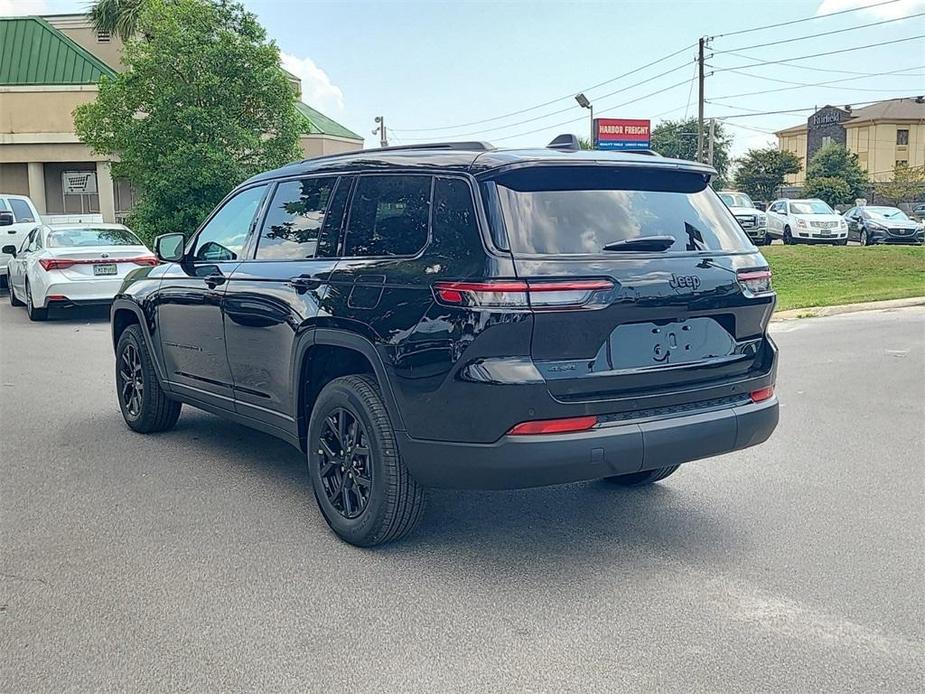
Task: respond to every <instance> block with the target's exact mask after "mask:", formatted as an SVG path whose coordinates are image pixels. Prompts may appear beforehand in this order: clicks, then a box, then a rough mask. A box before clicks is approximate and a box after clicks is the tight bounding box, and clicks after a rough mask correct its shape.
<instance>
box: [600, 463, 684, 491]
mask: <svg viewBox="0 0 925 694" xmlns="http://www.w3.org/2000/svg"><path fill="white" fill-rule="evenodd" d="M679 467H681V466H680V465H671V466H670V467H659V468H655V469H654V470H643V471H642V472H632V473H630V474H628V475H616V476H615V477H607V478H606V479H607V481H608V482H611V483H613V484H618V485H620V486H621V487H642V486H645V485H647V484H654V483H655V482H658V481H659V480H663V479H665V478H666V477H668V475H670V474H672V473H673V472H674V471H675V470H677V469H678V468H679Z"/></svg>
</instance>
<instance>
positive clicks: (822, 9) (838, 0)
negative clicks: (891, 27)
mask: <svg viewBox="0 0 925 694" xmlns="http://www.w3.org/2000/svg"><path fill="white" fill-rule="evenodd" d="M878 2H880V0H822V3H820V5H819V9H817V10H816V16H817V17H818V16H820V15H825V14H832V13H833V12H841V11H842V10H853V9H855V8H856V7H865V6H866V5H876V4H878ZM922 10H925V0H898V2H891V3H889V4H886V5H880V6H879V7H870V8H868V9H866V10H861V12H859V13H858V14H861V15H867V16H868V17H873V18H875V19H896V18H898V17H908V16H909V15H911V14H915V13H916V12H921V11H922Z"/></svg>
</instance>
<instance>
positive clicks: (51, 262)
mask: <svg viewBox="0 0 925 694" xmlns="http://www.w3.org/2000/svg"><path fill="white" fill-rule="evenodd" d="M76 264H77V263H76V261H74V260H68V259H67V258H39V265H41V266H42V268H43V269H45V270H66V269H67V268H69V267H73V266H74V265H76Z"/></svg>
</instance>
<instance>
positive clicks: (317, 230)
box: [257, 177, 337, 260]
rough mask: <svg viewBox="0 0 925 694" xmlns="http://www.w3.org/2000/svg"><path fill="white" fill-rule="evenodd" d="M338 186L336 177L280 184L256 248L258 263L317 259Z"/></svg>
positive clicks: (268, 209) (304, 179) (268, 210)
mask: <svg viewBox="0 0 925 694" xmlns="http://www.w3.org/2000/svg"><path fill="white" fill-rule="evenodd" d="M336 182H337V179H336V178H335V177H327V178H303V179H300V180H296V181H283V182H282V183H280V184H279V185H278V186H277V187H276V192H275V193H274V194H273V200H272V201H271V202H270V205H269V207H268V208H267V214H266V218H265V220H264V223H263V229H262V231H261V233H260V239H259V241H258V245H257V259H258V260H301V259H305V258H314V257H315V255H316V254H317V252H318V241H319V237H320V235H321V226H322V224H324V216H325V212H326V211H327V208H328V202H329V201H330V198H331V192H332V191H333V190H334V184H335V183H336Z"/></svg>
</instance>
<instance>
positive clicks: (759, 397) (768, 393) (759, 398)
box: [748, 386, 774, 402]
mask: <svg viewBox="0 0 925 694" xmlns="http://www.w3.org/2000/svg"><path fill="white" fill-rule="evenodd" d="M748 397H750V398H751V399H752V402H764V401H765V400H770V399H771V398H773V397H774V386H768V387H767V388H759V389H758V390H753V391H752V392H751V393H749V394H748Z"/></svg>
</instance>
